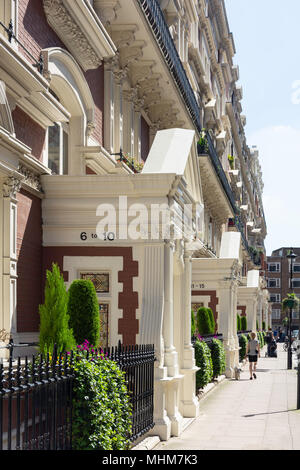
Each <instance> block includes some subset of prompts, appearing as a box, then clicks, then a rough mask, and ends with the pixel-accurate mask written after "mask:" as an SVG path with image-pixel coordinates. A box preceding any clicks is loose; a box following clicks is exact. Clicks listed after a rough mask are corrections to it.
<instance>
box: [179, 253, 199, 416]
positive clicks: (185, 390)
mask: <svg viewBox="0 0 300 470" xmlns="http://www.w3.org/2000/svg"><path fill="white" fill-rule="evenodd" d="M182 281H183V283H182V284H183V289H184V290H183V292H184V299H183V300H184V301H183V308H182V323H181V325H182V328H183V334H184V350H183V357H182V361H181V370H180V373H181V374H183V375H184V380H183V382H182V389H181V393H182V397H181V409H182V414H183V416H185V417H188V418H193V417H196V416H198V414H199V401H198V399H197V397H196V394H195V390H196V372H197V370H199V368H198V367H196V361H195V351H194V348H193V346H192V343H191V305H192V299H191V284H192V253H191V252H185V255H184V272H183V279H182Z"/></svg>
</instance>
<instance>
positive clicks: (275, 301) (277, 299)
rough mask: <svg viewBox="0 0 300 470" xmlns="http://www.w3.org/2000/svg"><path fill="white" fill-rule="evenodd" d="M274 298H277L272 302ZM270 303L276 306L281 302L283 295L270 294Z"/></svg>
mask: <svg viewBox="0 0 300 470" xmlns="http://www.w3.org/2000/svg"><path fill="white" fill-rule="evenodd" d="M273 296H274V297H276V300H271V297H273ZM270 301H271V302H272V303H274V304H275V303H279V302H281V294H270Z"/></svg>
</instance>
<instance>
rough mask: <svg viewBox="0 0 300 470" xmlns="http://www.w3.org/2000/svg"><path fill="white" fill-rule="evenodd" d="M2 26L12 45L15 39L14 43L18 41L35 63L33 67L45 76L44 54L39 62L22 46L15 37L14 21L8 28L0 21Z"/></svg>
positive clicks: (19, 43) (18, 42)
mask: <svg viewBox="0 0 300 470" xmlns="http://www.w3.org/2000/svg"><path fill="white" fill-rule="evenodd" d="M0 26H1V27H2V28H3V29H4V31H5V33H6V34H7V38H8V41H9V42H10V43H11V42H12V40H13V39H14V41H16V43H17V44H18V45H19V46H20V47H22V49H23V50H24V51H25V53H26V54H27V55H28V57H30V59H31V60H32V62H33V64H32V65H33V67H36V68H37V70H38V71H39V73H40V74H43V72H44V60H43V56H42V54H41V53H40V57H39V59H38V60H37V59H36V58H35V57H34V56H33V55H32V54H31V52H30V51H29V50H28V49H27V48H26V47H25V46H24V44H22V43H21V42H20V41H19V40H18V38H17V36H16V35H15V33H14V27H13V22H12V20H10V22H9V25H8V27H7V26H5V24H3V23H2V22H1V21H0Z"/></svg>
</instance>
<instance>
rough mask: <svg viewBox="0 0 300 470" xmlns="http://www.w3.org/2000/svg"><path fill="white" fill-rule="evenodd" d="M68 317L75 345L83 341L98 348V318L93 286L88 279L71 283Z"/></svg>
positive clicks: (96, 300) (97, 306)
mask: <svg viewBox="0 0 300 470" xmlns="http://www.w3.org/2000/svg"><path fill="white" fill-rule="evenodd" d="M68 294H69V300H68V315H69V316H70V326H71V328H72V329H73V334H74V337H75V340H76V342H77V344H82V343H83V342H84V341H85V340H87V341H89V343H90V344H92V345H93V346H95V347H98V346H99V337H100V317H99V304H98V299H97V294H96V290H95V286H94V284H93V283H92V281H90V280H89V279H79V280H75V281H73V282H72V284H71V286H70V288H69V291H68Z"/></svg>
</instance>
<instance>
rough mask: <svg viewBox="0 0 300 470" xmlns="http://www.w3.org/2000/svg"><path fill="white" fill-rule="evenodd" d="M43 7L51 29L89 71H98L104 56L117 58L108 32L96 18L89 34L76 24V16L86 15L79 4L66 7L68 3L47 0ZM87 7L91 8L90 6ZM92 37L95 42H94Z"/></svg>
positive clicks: (58, 0) (74, 2)
mask: <svg viewBox="0 0 300 470" xmlns="http://www.w3.org/2000/svg"><path fill="white" fill-rule="evenodd" d="M43 6H44V10H45V13H46V17H47V21H48V23H49V24H50V26H51V28H52V29H53V30H54V31H55V32H56V34H57V35H58V36H59V37H60V39H61V40H62V41H63V43H64V44H65V45H66V47H67V48H68V49H69V51H70V52H71V53H72V54H73V55H74V57H75V58H76V60H77V61H78V62H79V64H80V65H81V66H82V67H83V69H84V70H85V71H86V70H89V69H96V68H98V67H99V66H100V65H101V62H102V60H103V58H104V56H106V57H109V56H112V55H113V54H114V48H113V46H112V44H111V43H110V40H109V39H108V34H107V32H105V31H104V27H103V26H102V28H101V27H100V24H99V22H98V23H97V21H96V20H95V18H94V21H93V25H90V27H89V29H88V30H87V29H85V28H84V27H83V26H82V23H81V22H80V21H78V22H76V15H79V14H82V11H81V10H80V9H79V8H78V6H77V2H76V1H75V0H73V1H72V2H70V4H65V3H64V0H43ZM83 7H85V8H87V9H88V8H91V7H88V6H87V4H84V5H83ZM71 13H72V14H71ZM86 16H87V15H86ZM98 21H99V20H98ZM97 30H98V31H97ZM97 33H98V34H97ZM92 36H93V37H94V38H95V41H94V40H92V39H91V38H92ZM96 40H98V41H97V42H96Z"/></svg>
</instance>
